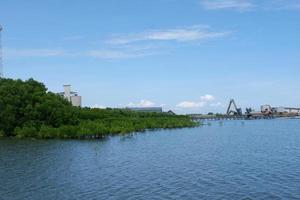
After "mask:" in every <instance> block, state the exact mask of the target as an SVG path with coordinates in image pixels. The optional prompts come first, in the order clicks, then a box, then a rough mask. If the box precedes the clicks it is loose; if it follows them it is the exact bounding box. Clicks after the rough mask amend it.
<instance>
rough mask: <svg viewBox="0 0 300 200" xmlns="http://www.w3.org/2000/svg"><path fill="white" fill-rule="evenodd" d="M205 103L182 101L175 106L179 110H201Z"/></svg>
mask: <svg viewBox="0 0 300 200" xmlns="http://www.w3.org/2000/svg"><path fill="white" fill-rule="evenodd" d="M206 104H207V103H206V102H193V101H183V102H180V103H179V104H177V105H176V107H179V108H202V107H204V106H205V105H206Z"/></svg>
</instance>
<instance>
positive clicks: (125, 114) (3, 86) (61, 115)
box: [0, 79, 198, 139]
mask: <svg viewBox="0 0 300 200" xmlns="http://www.w3.org/2000/svg"><path fill="white" fill-rule="evenodd" d="M197 125H198V124H197V123H195V122H192V121H191V119H190V118H189V117H187V116H179V115H168V114H164V113H138V112H133V111H129V110H123V109H91V108H77V107H73V106H71V104H70V103H69V102H68V101H66V100H65V99H63V98H62V97H60V96H58V95H56V94H53V93H51V92H48V91H47V88H46V87H45V86H44V85H43V84H42V83H39V82H37V81H35V80H33V79H29V80H27V81H21V80H12V79H0V136H3V137H17V138H26V137H31V138H40V139H45V138H47V139H50V138H78V139H79V138H101V137H105V136H107V135H113V134H126V133H131V132H140V131H145V130H147V129H161V128H163V129H164V128H183V127H193V126H197Z"/></svg>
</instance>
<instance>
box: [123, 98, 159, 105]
mask: <svg viewBox="0 0 300 200" xmlns="http://www.w3.org/2000/svg"><path fill="white" fill-rule="evenodd" d="M153 106H156V104H155V103H154V102H152V101H150V100H145V99H143V100H141V101H140V102H137V103H133V102H131V103H129V104H127V105H126V107H153Z"/></svg>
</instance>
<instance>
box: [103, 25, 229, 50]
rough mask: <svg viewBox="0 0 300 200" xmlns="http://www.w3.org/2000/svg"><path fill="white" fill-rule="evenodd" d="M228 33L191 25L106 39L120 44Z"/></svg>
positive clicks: (197, 39) (211, 37) (221, 35)
mask: <svg viewBox="0 0 300 200" xmlns="http://www.w3.org/2000/svg"><path fill="white" fill-rule="evenodd" d="M228 34H230V32H228V31H222V32H217V31H211V30H209V29H208V27H207V26H191V27H186V28H177V29H165V30H150V31H146V32H143V33H136V34H130V35H126V36H121V37H114V38H112V39H110V40H108V43H109V44H118V45H120V44H129V43H134V42H142V41H176V42H189V41H202V40H207V39H213V38H220V37H225V36H227V35H228Z"/></svg>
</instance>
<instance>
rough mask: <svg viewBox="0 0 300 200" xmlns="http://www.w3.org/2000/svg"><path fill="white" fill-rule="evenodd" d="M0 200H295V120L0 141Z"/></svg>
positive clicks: (298, 123) (298, 166) (298, 187)
mask: <svg viewBox="0 0 300 200" xmlns="http://www.w3.org/2000/svg"><path fill="white" fill-rule="evenodd" d="M0 199H1V200H2V199H3V200H10V199H13V200H19V199H20V200H21V199H22V200H23V199H33V200H41V199H43V200H48V199H51V200H52V199H72V200H73V199H120V200H123V199H151V200H152V199H230V200H234V199H300V120H260V121H227V122H224V123H223V124H222V123H219V122H214V123H212V124H211V126H204V127H199V128H193V129H179V130H167V131H153V132H147V133H141V134H135V135H128V136H123V137H112V138H109V139H106V140H102V141H64V140H49V141H34V140H0Z"/></svg>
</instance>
